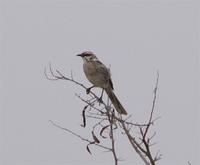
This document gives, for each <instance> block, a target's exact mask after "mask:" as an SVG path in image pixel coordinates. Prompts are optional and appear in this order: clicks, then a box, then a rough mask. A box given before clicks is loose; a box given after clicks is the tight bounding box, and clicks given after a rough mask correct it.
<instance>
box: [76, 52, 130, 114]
mask: <svg viewBox="0 0 200 165" xmlns="http://www.w3.org/2000/svg"><path fill="white" fill-rule="evenodd" d="M77 56H79V57H81V58H82V59H83V71H84V73H85V76H86V78H87V79H88V80H89V82H90V83H92V85H93V86H91V87H90V88H87V90H86V93H87V94H89V93H90V90H91V89H92V88H94V87H100V88H102V94H101V97H100V99H102V96H103V91H104V90H105V91H106V93H107V95H108V97H109V99H110V100H111V102H112V104H113V105H114V108H115V109H116V111H117V112H118V113H119V114H122V115H127V112H126V110H125V109H124V107H123V106H122V104H121V103H120V101H119V99H118V98H117V96H116V95H115V93H114V91H113V90H114V87H113V82H112V79H111V73H110V69H108V68H107V67H106V66H105V65H104V64H103V63H102V62H101V61H100V60H99V59H98V58H97V56H96V55H95V54H94V53H93V52H91V51H84V52H83V53H80V54H77Z"/></svg>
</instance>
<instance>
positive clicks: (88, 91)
mask: <svg viewBox="0 0 200 165" xmlns="http://www.w3.org/2000/svg"><path fill="white" fill-rule="evenodd" d="M94 87H95V86H91V87H90V88H87V89H86V93H87V94H89V93H90V90H91V89H92V88H94Z"/></svg>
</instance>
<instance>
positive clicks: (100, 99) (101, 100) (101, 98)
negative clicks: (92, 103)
mask: <svg viewBox="0 0 200 165" xmlns="http://www.w3.org/2000/svg"><path fill="white" fill-rule="evenodd" d="M103 92H104V89H103V88H102V92H101V97H100V98H99V103H102V102H103Z"/></svg>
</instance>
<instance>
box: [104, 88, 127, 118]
mask: <svg viewBox="0 0 200 165" xmlns="http://www.w3.org/2000/svg"><path fill="white" fill-rule="evenodd" d="M105 91H106V93H107V95H108V97H109V98H110V100H111V102H112V104H113V105H114V107H115V109H116V111H117V112H118V113H120V114H123V115H127V112H126V110H125V109H124V107H123V106H122V105H121V103H120V101H119V100H118V98H117V96H116V95H115V94H114V92H113V91H112V89H105Z"/></svg>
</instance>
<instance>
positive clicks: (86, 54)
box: [77, 51, 98, 62]
mask: <svg viewBox="0 0 200 165" xmlns="http://www.w3.org/2000/svg"><path fill="white" fill-rule="evenodd" d="M77 56H79V57H82V59H83V61H84V62H90V61H97V60H98V59H97V57H96V55H95V54H94V53H93V52H91V51H85V52H83V53H81V54H77Z"/></svg>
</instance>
